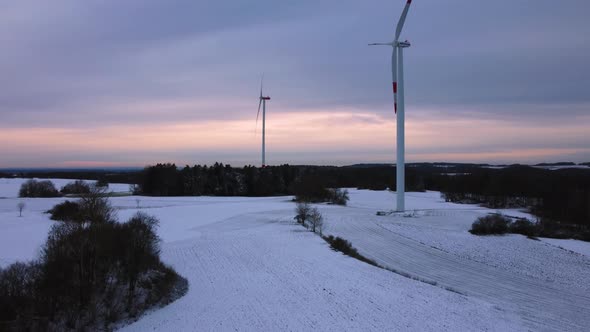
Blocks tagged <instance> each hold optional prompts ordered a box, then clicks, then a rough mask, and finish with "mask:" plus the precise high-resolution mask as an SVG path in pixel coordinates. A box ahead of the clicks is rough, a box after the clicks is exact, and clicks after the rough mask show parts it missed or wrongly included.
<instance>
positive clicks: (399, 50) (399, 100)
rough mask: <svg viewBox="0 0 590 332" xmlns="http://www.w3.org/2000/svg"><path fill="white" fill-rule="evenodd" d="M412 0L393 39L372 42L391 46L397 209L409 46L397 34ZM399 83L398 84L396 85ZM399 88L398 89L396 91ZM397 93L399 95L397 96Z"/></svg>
mask: <svg viewBox="0 0 590 332" xmlns="http://www.w3.org/2000/svg"><path fill="white" fill-rule="evenodd" d="M411 3H412V0H407V1H406V6H405V7H404V11H403V12H402V16H401V17H400V19H399V22H398V23H397V28H396V29H395V39H394V40H393V41H392V42H391V43H372V44H369V45H370V46H373V45H387V46H391V47H393V53H392V55H391V76H392V81H393V102H394V111H395V113H396V114H397V161H396V170H397V174H396V185H397V188H396V191H397V211H404V210H405V207H404V205H405V197H404V195H405V190H406V187H405V144H404V136H405V134H404V125H405V123H404V122H405V119H404V52H403V50H404V48H406V47H410V43H409V42H408V41H407V40H406V41H402V42H400V41H399V35H400V34H401V32H402V28H403V27H404V22H405V21H406V16H407V15H408V9H410V4H411ZM398 83H399V85H398ZM398 88H399V91H398ZM398 95H399V97H398Z"/></svg>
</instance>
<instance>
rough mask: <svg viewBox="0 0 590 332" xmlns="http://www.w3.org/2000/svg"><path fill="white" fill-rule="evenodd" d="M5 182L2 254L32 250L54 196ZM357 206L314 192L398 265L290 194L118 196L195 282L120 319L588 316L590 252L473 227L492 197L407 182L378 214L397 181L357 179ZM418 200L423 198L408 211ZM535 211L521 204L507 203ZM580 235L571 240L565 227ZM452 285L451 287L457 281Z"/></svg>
mask: <svg viewBox="0 0 590 332" xmlns="http://www.w3.org/2000/svg"><path fill="white" fill-rule="evenodd" d="M15 188H16V190H18V186H17V185H16V184H15V183H3V182H0V192H2V194H1V195H0V196H4V197H8V198H5V199H0V265H6V264H8V263H11V262H13V261H15V260H24V259H32V258H34V256H35V254H36V252H37V251H38V249H39V247H40V245H42V243H43V241H44V238H45V236H46V234H47V231H48V229H49V227H50V225H51V223H52V222H53V221H50V220H49V218H48V216H47V215H45V214H43V213H42V212H43V211H45V210H47V209H49V208H51V207H52V206H53V205H54V204H55V203H57V202H59V201H61V200H63V198H57V199H53V198H52V199H27V200H26V204H27V207H26V208H25V211H24V212H23V217H22V218H19V217H17V215H18V213H17V210H16V204H17V202H18V201H20V199H18V198H16V194H15V192H14V190H15ZM350 196H351V201H350V202H349V206H348V207H339V206H328V205H318V207H319V208H320V210H321V211H322V213H323V214H324V217H325V218H326V222H327V226H326V230H325V233H327V234H333V235H338V236H342V237H344V238H346V239H348V240H350V241H351V242H352V244H353V246H355V247H357V248H358V249H359V252H361V253H362V254H364V255H366V256H368V257H369V258H372V259H375V260H376V261H377V262H378V263H380V264H381V265H383V266H386V267H387V268H390V269H392V270H396V271H399V272H401V273H403V274H404V275H409V276H411V277H413V278H416V279H421V280H424V281H427V282H428V283H427V282H421V281H417V280H413V279H411V278H406V277H403V276H401V275H400V274H396V273H393V272H390V271H388V270H385V269H380V268H376V267H373V266H370V265H368V264H365V263H362V262H360V261H357V260H355V259H353V258H350V257H347V256H344V255H342V254H340V253H338V252H334V251H332V250H331V249H330V248H329V246H328V245H327V243H326V242H324V241H323V240H322V239H320V238H319V237H318V236H317V235H314V234H313V233H310V232H308V231H307V230H306V229H304V228H302V227H301V226H299V225H297V224H295V223H294V221H293V217H294V204H293V203H292V202H290V197H271V198H245V197H169V198H161V197H135V196H128V197H114V198H112V203H113V205H114V206H116V207H117V208H118V214H119V216H120V218H121V219H123V220H124V219H126V218H127V217H129V216H130V215H132V214H133V213H135V211H137V210H138V209H141V210H143V211H145V212H147V213H149V214H153V215H155V216H156V217H157V218H159V219H160V221H161V224H160V228H159V234H160V236H161V237H162V239H163V245H162V257H163V260H164V261H165V262H166V263H168V264H170V265H172V266H173V267H174V269H176V270H177V271H178V272H179V273H180V274H181V275H183V276H185V277H186V278H187V279H188V280H189V283H190V289H189V292H188V294H187V295H186V296H184V297H182V298H180V299H179V300H177V301H176V302H174V303H172V304H170V305H168V306H166V307H164V308H161V309H159V310H156V311H153V312H151V313H149V314H147V315H145V316H143V317H141V318H140V319H139V320H138V321H137V322H135V323H133V324H131V325H127V326H124V327H123V328H122V330H123V331H148V330H149V331H194V330H205V331H208V330H221V331H225V330H239V331H276V330H292V331H308V330H321V331H324V330H327V331H331V330H358V331H383V330H388V331H441V330H442V331H459V330H470V331H484V330H487V331H510V330H572V331H575V330H578V331H579V330H588V329H590V318H589V317H588V315H587V312H588V310H589V309H590V296H589V295H588V294H590V292H589V290H590V289H589V286H588V280H590V272H589V270H590V269H589V267H590V257H588V256H587V255H585V254H584V252H586V253H587V252H589V251H588V250H587V249H588V248H589V247H590V246H588V243H583V242H579V241H574V242H573V243H574V245H572V244H570V243H569V242H568V245H569V246H570V247H571V246H574V247H575V248H576V249H577V250H576V251H577V252H575V251H570V250H564V249H562V248H560V247H559V246H558V245H555V244H554V243H553V242H551V241H547V242H546V241H534V240H529V239H527V238H525V237H523V236H518V235H510V236H501V237H477V236H473V235H471V234H470V233H468V232H467V230H468V229H469V227H470V225H471V223H472V222H473V221H474V220H475V218H476V217H477V216H480V215H483V214H485V213H488V212H494V211H490V210H488V209H484V208H480V207H477V206H471V205H457V204H450V203H445V202H444V201H442V200H441V199H440V198H439V194H438V193H435V192H427V193H409V194H408V195H407V198H406V200H407V205H408V207H409V209H410V211H409V212H408V213H406V214H405V215H403V214H392V215H389V216H376V212H377V211H378V210H385V209H388V208H389V207H391V206H392V205H393V204H394V202H395V193H391V192H385V191H358V190H351V193H350ZM412 209H415V210H413V211H412ZM504 212H505V213H507V214H510V215H526V214H525V213H523V212H520V211H514V210H512V211H504ZM570 242H571V241H570ZM448 289H451V290H453V291H449V290H448Z"/></svg>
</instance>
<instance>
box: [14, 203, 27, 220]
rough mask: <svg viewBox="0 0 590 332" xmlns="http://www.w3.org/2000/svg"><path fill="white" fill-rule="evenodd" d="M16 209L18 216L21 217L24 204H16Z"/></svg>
mask: <svg viewBox="0 0 590 332" xmlns="http://www.w3.org/2000/svg"><path fill="white" fill-rule="evenodd" d="M16 207H17V208H18V216H19V217H22V216H23V210H24V208H25V202H18V204H17V205H16Z"/></svg>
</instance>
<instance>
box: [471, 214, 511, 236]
mask: <svg viewBox="0 0 590 332" xmlns="http://www.w3.org/2000/svg"><path fill="white" fill-rule="evenodd" d="M509 225H510V218H508V217H505V216H503V215H501V214H489V215H487V216H483V217H479V218H477V220H476V221H475V222H474V223H473V224H472V225H471V230H470V231H469V232H471V234H475V235H489V234H506V233H507V232H508V226H509Z"/></svg>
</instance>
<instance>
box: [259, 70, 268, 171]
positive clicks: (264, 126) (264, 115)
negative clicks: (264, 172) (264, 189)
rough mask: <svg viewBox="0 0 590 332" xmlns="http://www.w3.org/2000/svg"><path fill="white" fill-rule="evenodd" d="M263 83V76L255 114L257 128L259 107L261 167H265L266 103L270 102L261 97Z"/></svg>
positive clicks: (266, 98)
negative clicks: (260, 117)
mask: <svg viewBox="0 0 590 332" xmlns="http://www.w3.org/2000/svg"><path fill="white" fill-rule="evenodd" d="M263 82H264V74H262V79H261V80H260V97H259V98H258V99H259V102H258V113H256V127H258V116H259V115H260V106H262V167H265V166H266V141H265V138H266V137H265V135H266V101H267V100H270V97H268V96H267V97H264V96H262V83H263Z"/></svg>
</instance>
